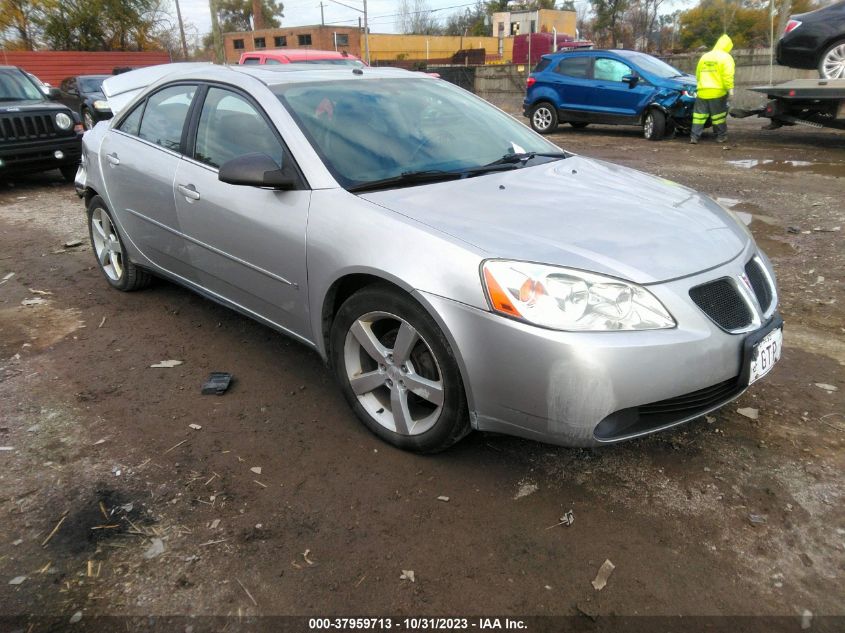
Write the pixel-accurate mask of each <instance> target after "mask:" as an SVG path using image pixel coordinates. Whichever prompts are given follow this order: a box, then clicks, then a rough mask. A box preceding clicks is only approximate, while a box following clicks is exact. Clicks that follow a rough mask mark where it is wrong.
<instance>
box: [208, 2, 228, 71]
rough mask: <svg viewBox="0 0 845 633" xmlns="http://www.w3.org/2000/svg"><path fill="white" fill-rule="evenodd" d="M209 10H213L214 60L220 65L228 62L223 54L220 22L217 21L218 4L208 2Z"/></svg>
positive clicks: (212, 38) (212, 36)
mask: <svg viewBox="0 0 845 633" xmlns="http://www.w3.org/2000/svg"><path fill="white" fill-rule="evenodd" d="M208 6H209V9H211V40H212V42H213V47H214V60H215V61H216V62H217V63H218V64H223V63H225V62H226V57H225V56H224V54H223V42H222V40H221V38H220V21H219V20H218V19H217V2H216V0H208Z"/></svg>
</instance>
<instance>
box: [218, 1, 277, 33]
mask: <svg viewBox="0 0 845 633" xmlns="http://www.w3.org/2000/svg"><path fill="white" fill-rule="evenodd" d="M253 4H254V3H253V2H252V0H217V15H218V16H219V19H220V29H221V30H222V31H223V32H224V33H229V32H231V31H251V30H252V25H253V20H252V16H253ZM260 4H261V15H262V17H263V18H264V26H265V27H266V28H268V29H275V28H278V27H280V26H281V25H282V22H281V19H282V18H283V17H285V15H284V10H285V5H284V3H282V2H277V1H276V0H260Z"/></svg>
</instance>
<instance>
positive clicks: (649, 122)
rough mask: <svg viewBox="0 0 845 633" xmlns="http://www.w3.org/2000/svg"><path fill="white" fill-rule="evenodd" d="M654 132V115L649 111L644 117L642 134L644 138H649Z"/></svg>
mask: <svg viewBox="0 0 845 633" xmlns="http://www.w3.org/2000/svg"><path fill="white" fill-rule="evenodd" d="M653 134H654V115H653V114H651V113H650V112H649V113H648V114H647V115H646V117H645V123H644V124H643V135H644V136H645V137H646V138H651V137H652V135H653Z"/></svg>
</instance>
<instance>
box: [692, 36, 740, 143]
mask: <svg viewBox="0 0 845 633" xmlns="http://www.w3.org/2000/svg"><path fill="white" fill-rule="evenodd" d="M733 47H734V43H733V42H732V41H731V38H730V37H728V36H727V34H726V35H722V36H721V37H720V38H719V39H718V40H717V41H716V45H715V46H714V47H713V50H712V51H709V52H707V53H704V55H702V56H701V59H700V60H698V66H697V67H696V69H695V79H696V82H697V83H698V87H697V96H696V99H695V107H694V108H693V112H692V130H691V133H690V143H693V144H695V143H698V139H700V138H701V132H702V130H703V129H704V125H705V124H706V123H707V119H708V118H709V119H710V120H711V121H712V122H713V129H714V130H715V131H716V140H718V141H719V142H720V143H723V142H725V141H726V140H727V138H728V97H730V96H733V93H734V68H735V64H734V59H733V57H731V55H730V52H731V49H732V48H733Z"/></svg>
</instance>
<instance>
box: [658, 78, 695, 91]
mask: <svg viewBox="0 0 845 633" xmlns="http://www.w3.org/2000/svg"><path fill="white" fill-rule="evenodd" d="M659 85H661V86H663V87H665V88H672V89H674V90H686V89H688V88H695V86H696V81H695V77H694V76H693V75H683V76H682V77H672V78H671V79H660V81H659Z"/></svg>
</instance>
